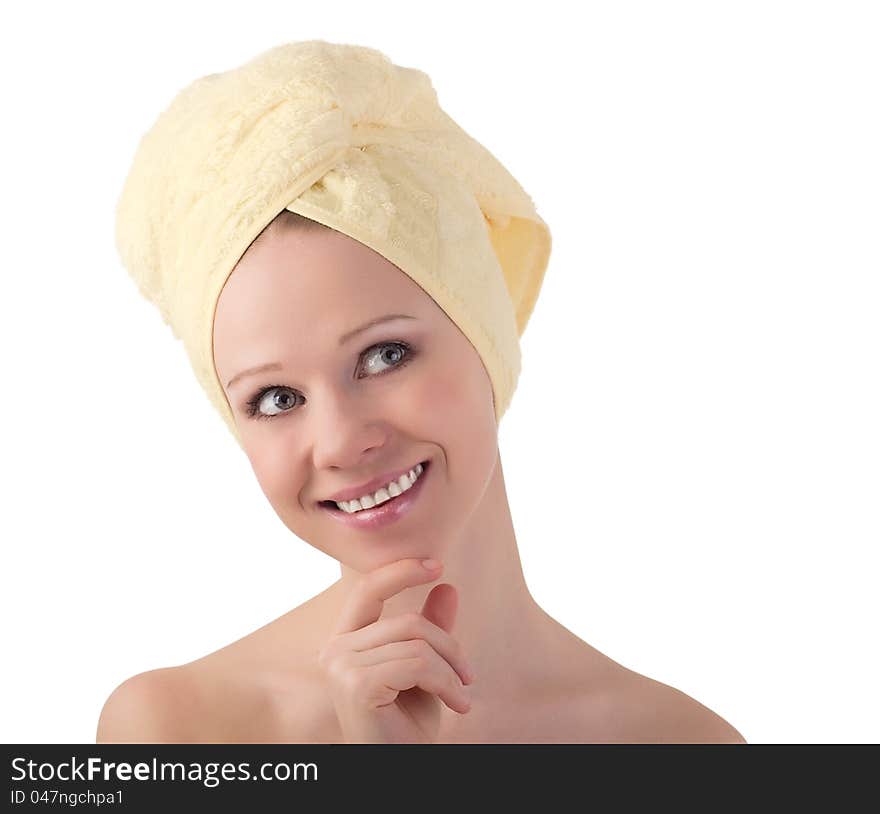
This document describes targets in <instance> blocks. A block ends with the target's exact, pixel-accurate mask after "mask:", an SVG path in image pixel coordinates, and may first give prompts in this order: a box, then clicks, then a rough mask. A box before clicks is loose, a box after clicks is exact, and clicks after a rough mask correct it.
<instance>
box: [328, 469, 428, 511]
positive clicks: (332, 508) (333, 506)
mask: <svg viewBox="0 0 880 814" xmlns="http://www.w3.org/2000/svg"><path fill="white" fill-rule="evenodd" d="M428 463H429V462H428V461H421V464H422V468H423V469H422V474H421V475H419V480H421V479H422V478H423V477H424V476H425V474H426V470H427V469H428ZM413 485H415V484H413ZM410 489H412V487H410ZM409 491H410V490H409V489H407V490H406V492H401V493H400V494H399V495H397V496H396V497H392V498H390V499H389V500H383V501H382V502H381V503H377V504H376V505H375V506H372V507H371V508H373V509H377V508H379V507H380V506H384V505H385V504H386V503H392V502H394V501H395V500H397V498H398V497H403V496H404V495H405V494H406V493H407V492H409ZM318 505H319V506H323V507H324V508H325V509H329V510H330V511H331V512H339V513H340V514H359V513H360V512H346V511H344V510H343V509H340V508H339V506H337V505H336V501H335V500H319V501H318ZM361 511H370V509H361Z"/></svg>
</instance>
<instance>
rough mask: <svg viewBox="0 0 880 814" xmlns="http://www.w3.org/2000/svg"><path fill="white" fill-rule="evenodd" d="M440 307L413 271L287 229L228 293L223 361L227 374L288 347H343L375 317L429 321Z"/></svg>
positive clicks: (221, 309) (222, 305)
mask: <svg viewBox="0 0 880 814" xmlns="http://www.w3.org/2000/svg"><path fill="white" fill-rule="evenodd" d="M432 306H433V307H434V308H436V307H437V306H436V305H434V303H433V300H431V298H430V297H429V296H428V295H427V294H426V293H425V292H424V291H423V290H422V288H421V287H420V286H419V285H418V284H417V283H415V282H414V281H413V280H412V279H411V278H410V277H409V276H408V275H407V274H405V273H404V272H403V271H401V270H400V269H399V268H397V266H395V265H394V264H393V263H391V262H390V261H389V260H387V259H386V258H385V257H383V256H382V255H380V254H379V253H378V252H376V251H374V250H373V249H371V248H369V247H368V246H365V245H364V244H362V243H359V242H358V241H357V240H354V239H353V238H350V237H348V236H347V235H343V234H340V233H339V232H332V231H326V230H320V231H312V232H302V231H296V230H292V229H289V228H288V229H279V230H277V231H274V232H272V233H267V234H266V235H264V237H263V239H261V240H260V241H258V242H257V243H256V244H254V245H253V246H251V249H250V250H248V252H246V253H245V255H244V256H243V257H242V259H241V260H240V261H239V263H238V265H237V266H236V268H235V270H234V271H233V272H232V273H231V274H230V275H229V278H228V279H227V281H226V284H225V285H224V287H223V290H222V291H221V294H220V298H219V300H218V303H217V309H216V313H215V318H214V355H215V361H216V363H217V366H218V369H219V368H220V367H221V366H223V367H226V366H227V365H232V364H235V363H236V361H237V360H241V361H242V362H250V361H251V360H252V359H253V358H254V356H255V355H256V356H258V357H260V358H262V355H263V354H271V353H272V352H273V351H274V352H276V353H277V352H280V349H281V348H285V347H286V348H290V347H292V346H297V347H309V346H315V347H329V346H330V345H331V343H332V345H334V346H335V345H336V343H337V340H338V338H339V336H341V335H342V334H343V333H345V332H346V331H347V330H350V329H351V328H352V327H353V326H355V325H359V324H361V323H363V322H366V321H367V320H368V319H370V318H372V317H376V316H380V315H382V314H388V313H392V312H399V313H408V314H413V315H414V316H416V317H420V316H428V313H429V312H430V311H431V310H432ZM257 361H259V359H258V360H257Z"/></svg>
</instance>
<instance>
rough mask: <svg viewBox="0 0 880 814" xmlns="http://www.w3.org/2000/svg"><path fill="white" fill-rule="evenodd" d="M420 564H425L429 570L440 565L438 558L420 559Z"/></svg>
mask: <svg viewBox="0 0 880 814" xmlns="http://www.w3.org/2000/svg"><path fill="white" fill-rule="evenodd" d="M422 565H424V566H425V568H427V569H428V570H429V571H433V570H434V569H435V568H439V567H440V560H434V559H427V560H422Z"/></svg>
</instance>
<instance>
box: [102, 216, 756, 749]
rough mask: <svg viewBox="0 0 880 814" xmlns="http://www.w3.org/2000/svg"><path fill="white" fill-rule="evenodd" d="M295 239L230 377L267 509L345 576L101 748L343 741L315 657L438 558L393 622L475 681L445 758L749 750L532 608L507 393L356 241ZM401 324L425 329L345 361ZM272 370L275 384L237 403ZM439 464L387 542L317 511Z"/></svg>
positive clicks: (270, 257)
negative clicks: (411, 561)
mask: <svg viewBox="0 0 880 814" xmlns="http://www.w3.org/2000/svg"><path fill="white" fill-rule="evenodd" d="M276 227H278V228H276ZM282 227H283V225H282V224H278V223H276V224H273V226H272V227H270V229H269V230H267V231H266V233H265V234H264V236H263V238H261V239H260V241H258V242H257V243H255V244H254V245H253V246H252V247H251V248H250V249H249V251H248V252H247V253H246V254H245V256H244V257H243V258H242V260H241V261H240V262H239V264H238V266H237V267H236V270H235V271H234V272H233V273H232V275H230V278H229V280H228V281H227V283H226V286H225V287H224V290H223V292H222V294H221V297H220V301H219V303H218V308H217V313H216V318H215V325H214V350H215V363H216V366H217V371H218V374H219V376H220V380H221V382H222V383H223V384H224V388H225V390H226V393H227V396H228V398H229V402H230V405H231V407H232V409H233V413H234V415H235V419H236V425H237V427H238V428H239V432H240V434H241V437H242V441H243V446H244V449H245V451H246V454H247V456H248V459H249V461H250V464H251V467H252V469H253V471H254V473H255V475H256V477H257V479H258V481H259V483H260V486H261V488H262V490H263V492H264V494H265V495H266V497H267V499H268V500H269V502H270V504H271V505H272V507H273V509H274V510H275V512H276V513H277V515H278V516H279V518H280V519H281V520H282V521H283V522H284V523H285V525H286V526H287V527H288V528H289V529H290V530H291V531H292V532H293V534H294V535H296V537H298V538H299V539H300V540H304V541H307V542H308V543H309V544H311V545H313V546H315V547H316V548H318V549H319V550H321V551H323V552H325V553H326V554H328V555H329V556H332V557H333V558H334V559H336V560H337V561H338V562H339V563H340V570H341V576H340V579H339V580H338V581H337V582H335V583H333V584H332V585H331V586H330V587H328V588H327V589H326V590H324V591H322V592H321V593H320V594H318V595H317V596H315V597H313V598H312V599H310V600H309V601H307V602H305V603H304V604H302V605H299V606H298V607H296V608H294V609H293V610H291V611H289V612H288V613H286V614H285V615H283V616H281V617H280V618H278V619H276V620H274V621H272V622H270V623H268V624H267V625H265V626H264V627H262V628H260V629H259V630H257V631H255V632H253V633H251V634H249V635H248V636H245V637H244V638H242V639H240V640H239V641H236V642H234V643H232V644H230V645H228V646H227V647H224V648H222V649H221V650H218V651H216V652H214V653H211V654H209V655H207V656H205V657H203V658H200V659H198V660H196V661H194V662H191V663H189V664H186V665H183V666H180V667H174V668H165V669H162V670H155V671H150V672H148V673H142V674H140V675H139V676H135V677H134V678H133V679H129V681H128V682H125V683H123V685H121V686H120V687H119V688H117V690H116V691H115V692H114V694H113V695H112V696H111V698H110V699H109V700H108V703H107V704H106V705H105V707H104V710H103V712H102V715H101V721H100V723H99V730H98V739H97V740H98V742H112V741H126V742H132V741H137V740H144V741H153V742H159V741H182V742H237V743H245V742H299V743H340V742H346V740H345V737H346V732H345V731H343V728H341V726H340V721H339V717H338V715H337V709H336V707H335V706H334V701H333V698H332V697H331V694H330V692H329V689H328V683H327V676H326V673H325V672H324V671H323V668H322V666H321V664H320V661H319V655H320V654H321V652H322V648H324V647H325V646H326V644H327V642H328V640H329V639H330V637H331V636H332V635H333V632H334V630H335V625H336V623H337V620H339V618H340V614H342V613H343V610H344V609H345V607H346V603H347V601H348V600H349V598H350V597H351V595H352V590H353V588H354V586H355V585H357V584H358V582H359V580H361V579H362V578H363V577H364V575H367V574H369V573H371V572H374V571H375V570H376V569H379V568H382V567H384V566H387V565H388V564H389V563H393V562H396V561H399V560H401V559H404V558H422V557H434V558H436V559H439V560H441V561H442V563H443V571H442V577H440V578H438V579H437V580H435V581H433V582H428V583H425V584H421V585H413V586H410V587H407V588H405V589H404V590H401V591H400V592H399V593H397V594H396V595H394V596H392V597H390V598H389V599H387V600H386V601H385V602H384V606H383V608H382V611H381V617H380V618H381V619H389V618H391V617H396V616H399V615H402V614H412V613H422V614H423V615H424V613H425V611H426V608H428V609H429V610H430V609H431V608H433V611H431V612H436V613H440V614H443V613H448V614H451V617H452V616H454V625H452V629H451V633H450V635H451V636H452V637H454V640H455V642H456V643H457V645H459V646H460V648H461V652H462V653H463V655H464V658H465V659H466V660H467V662H468V663H469V664H470V665H471V666H472V668H473V671H474V674H475V678H474V680H473V681H472V683H470V684H469V685H468V687H467V690H468V691H469V692H470V695H471V698H472V706H471V708H470V710H469V711H467V712H460V711H456V710H455V709H452V708H450V706H448V705H445V704H441V709H440V716H439V728H438V730H437V733H436V742H439V743H552V742H565V743H589V742H605V743H609V742H625V743H638V742H670V743H672V742H678V743H682V742H702V743H709V742H713V743H736V742H740V743H742V742H744V740H743V739H742V736H741V735H740V734H739V733H738V732H737V731H736V730H735V729H734V728H733V727H732V726H731V725H730V724H728V723H727V722H726V721H724V720H723V719H722V718H720V717H719V716H718V715H716V714H715V713H714V712H712V711H711V710H709V709H707V708H706V707H705V706H703V705H702V704H700V703H699V702H697V701H696V700H694V699H692V698H690V697H689V696H687V695H685V694H684V693H681V692H679V691H678V690H675V689H673V688H672V687H669V686H667V685H665V684H662V683H660V682H657V681H654V680H652V679H649V678H647V677H645V676H641V675H639V674H637V673H635V672H633V671H631V670H628V669H627V668H625V667H623V666H622V665H620V664H618V663H617V662H615V661H613V660H612V659H610V658H608V657H607V656H605V655H604V654H602V653H600V652H599V651H598V650H596V649H595V648H593V647H591V646H590V645H588V644H587V643H586V642H584V641H583V640H582V639H580V638H578V637H577V636H575V635H574V634H573V633H572V632H571V631H569V630H568V629H567V628H565V627H564V626H563V625H561V624H560V623H559V622H557V621H556V620H554V619H553V618H551V617H550V616H549V615H548V614H547V613H546V612H545V611H544V610H543V609H542V608H541V607H540V606H539V605H538V603H537V602H536V601H535V600H534V598H533V597H532V595H531V594H530V592H529V590H528V588H527V585H526V582H525V579H524V576H523V572H522V565H521V562H520V558H519V552H518V546H517V541H516V537H515V534H514V528H513V522H512V519H511V513H510V507H509V504H508V500H507V494H506V490H505V486H504V474H503V470H502V466H501V457H500V453H499V450H498V445H497V429H498V428H497V423H496V421H495V417H494V407H493V401H492V398H493V396H492V389H491V382H490V380H489V378H488V375H487V374H486V371H485V368H484V367H483V364H482V360H481V359H480V357H479V355H478V354H477V353H476V351H475V350H474V348H473V346H472V345H471V344H470V342H469V341H468V340H467V338H466V337H465V336H464V335H463V334H462V333H461V332H460V331H459V329H458V327H457V326H456V325H455V324H454V323H453V322H452V321H451V320H450V319H449V318H448V316H447V315H446V314H445V312H444V311H443V310H442V309H440V308H439V306H437V304H436V303H435V302H434V301H433V300H432V299H431V298H430V297H429V296H427V295H426V293H425V292H424V291H423V290H422V289H421V288H420V287H419V286H418V285H417V284H416V283H414V282H413V281H412V280H411V279H410V278H409V277H408V276H407V275H405V274H404V273H403V272H401V271H400V270H399V269H398V268H397V267H396V266H394V265H393V264H392V263H390V262H389V261H387V260H386V259H385V258H384V257H382V256H381V255H379V254H378V253H376V252H373V251H372V250H371V249H369V248H368V247H366V246H364V245H362V244H360V243H358V242H357V241H355V240H352V239H351V238H348V237H347V236H345V235H340V234H338V233H335V232H326V231H319V232H308V233H303V232H301V231H295V230H291V229H289V228H282ZM386 314H407V315H412V316H414V317H415V319H412V320H399V321H395V322H389V323H386V324H384V325H377V326H375V327H373V328H371V329H369V330H367V331H365V332H364V333H362V334H360V335H359V336H357V337H356V338H353V339H352V340H351V341H350V343H348V344H346V345H343V346H340V345H339V344H338V340H339V338H340V336H342V335H343V334H344V333H345V332H346V331H350V330H351V329H352V328H353V327H355V326H359V325H361V324H363V323H365V322H366V321H368V320H370V319H372V318H375V317H378V316H383V315H386ZM399 341H403V342H406V343H408V344H409V345H410V346H411V347H412V348H414V349H415V352H414V353H413V354H412V355H409V356H407V357H406V358H407V359H408V360H409V361H406V362H405V363H403V364H400V363H397V364H395V362H394V361H388V351H389V350H392V349H393V348H394V347H395V346H394V345H393V343H394V342H399ZM389 343H392V344H391V346H390V347H389ZM395 358H399V357H395ZM274 361H279V362H281V365H282V367H281V368H280V369H279V370H274V371H266V372H262V373H258V374H256V375H253V376H249V377H245V378H242V379H240V380H239V381H238V382H236V383H234V384H232V385H230V386H227V383H228V382H229V381H230V379H231V378H232V377H233V376H235V375H236V374H237V373H239V372H240V371H242V370H244V369H245V368H249V367H252V366H255V365H258V364H261V363H264V362H274ZM379 371H387V372H379ZM267 386H273V387H276V389H275V390H273V391H268V392H267V393H264V394H263V396H262V397H261V400H260V401H259V403H258V404H257V410H258V411H261V412H264V413H265V414H270V415H271V417H267V418H264V419H257V418H254V417H250V416H249V415H248V414H247V410H248V407H247V406H246V402H247V401H248V400H250V399H251V398H252V397H253V396H254V395H255V393H256V391H258V390H259V389H260V388H263V387H267ZM425 460H430V462H431V463H430V469H429V470H428V473H427V475H426V480H425V483H424V484H423V485H422V494H421V495H420V496H419V498H418V500H417V502H416V504H415V505H414V506H413V508H412V510H411V511H410V512H409V513H408V514H406V515H405V516H403V517H402V518H400V519H399V520H398V521H397V522H395V523H394V524H392V525H390V526H387V527H385V528H384V529H382V530H380V531H378V532H375V531H366V530H356V529H352V528H348V527H346V526H344V525H343V524H341V523H339V522H337V521H336V520H335V519H334V518H332V517H330V516H328V515H327V513H326V512H325V510H324V509H322V508H321V507H320V506H319V505H318V501H320V500H323V499H326V498H327V497H329V495H331V494H333V493H335V492H337V491H338V490H340V489H343V488H347V487H350V486H354V485H357V484H360V483H363V482H365V481H366V480H368V479H370V478H372V477H373V476H375V475H378V474H380V473H384V472H388V471H391V470H395V469H402V468H404V467H409V466H412V465H415V464H416V463H418V462H420V461H425ZM560 555H561V556H564V548H563V547H562V546H560ZM440 585H442V586H445V587H442V588H438V586H440ZM450 586H451V587H450ZM432 592H435V593H434V594H432ZM447 604H448V607H446V605H447ZM451 617H450V618H451Z"/></svg>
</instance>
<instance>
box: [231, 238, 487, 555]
mask: <svg viewBox="0 0 880 814" xmlns="http://www.w3.org/2000/svg"><path fill="white" fill-rule="evenodd" d="M276 227H279V224H273V225H272V227H270V229H269V230H267V232H266V233H265V234H264V235H263V236H262V238H261V239H260V240H259V241H258V242H257V243H255V244H253V245H252V246H251V248H250V249H249V250H248V252H246V253H245V255H244V257H243V258H242V259H241V260H240V262H239V263H238V265H237V266H236V268H235V270H234V271H233V273H232V274H231V275H230V277H229V279H228V280H227V282H226V285H225V286H224V288H223V291H222V293H221V296H220V299H219V301H218V304H217V311H216V316H215V322H214V356H215V363H216V366H217V372H218V373H219V375H220V381H221V383H222V385H223V388H224V390H225V392H226V395H227V398H228V399H229V404H230V406H231V408H232V412H233V415H234V416H235V422H236V425H237V427H238V431H239V433H240V436H241V439H242V442H243V447H244V450H245V452H246V453H247V456H248V458H249V459H250V462H251V466H252V467H253V470H254V473H255V474H256V476H257V480H258V481H259V483H260V487H261V488H262V490H263V492H264V493H265V495H266V497H267V498H268V499H269V502H270V503H271V504H272V507H273V508H274V510H275V511H276V513H277V514H278V516H279V517H280V518H281V520H282V522H283V523H284V524H285V525H286V526H287V527H288V528H289V529H290V530H291V531H292V532H293V533H294V534H295V535H296V536H298V537H299V538H301V539H303V540H305V541H307V542H309V543H310V544H312V545H314V546H315V547H316V548H318V549H320V550H321V551H324V552H325V553H327V554H329V555H330V556H332V557H334V558H335V559H337V560H339V561H340V562H342V563H344V564H345V565H348V566H350V567H352V568H354V569H356V570H358V571H362V572H363V571H368V570H371V569H372V568H375V567H377V566H379V565H381V564H383V563H385V562H390V561H392V560H396V559H399V558H401V557H415V556H428V555H436V556H441V557H442V556H443V553H444V547H445V545H447V544H448V541H449V540H451V539H453V535H455V533H456V531H457V530H459V529H461V528H462V527H463V526H464V525H465V524H466V523H467V520H468V518H469V517H470V516H471V514H472V512H473V511H474V509H475V508H476V507H477V506H478V505H479V502H480V500H481V499H482V496H483V494H484V491H485V489H486V486H487V485H488V483H489V481H490V479H491V477H492V474H493V470H494V467H495V464H496V460H497V455H498V449H497V423H496V421H495V413H494V407H493V401H492V387H491V382H490V380H489V377H488V375H487V373H486V370H485V368H484V367H483V364H482V360H481V359H480V357H479V355H478V354H477V352H476V351H475V350H474V348H473V346H472V345H471V344H470V342H469V341H468V339H467V338H466V337H465V336H464V335H463V334H462V333H461V331H460V330H459V329H458V327H457V326H456V325H455V323H454V322H452V321H451V320H450V319H449V317H447V315H446V313H445V312H444V311H443V310H442V309H441V308H440V307H439V306H438V305H437V304H436V303H435V302H434V301H433V300H432V299H431V298H430V296H428V294H426V293H425V292H424V291H423V290H422V289H421V288H420V287H419V286H418V285H417V284H416V283H415V282H413V281H412V280H411V279H410V278H409V277H408V276H407V275H406V274H404V273H403V272H402V271H400V269H398V268H397V267H396V266H395V265H394V264H393V263H391V262H389V261H388V260H386V259H385V258H384V257H382V256H381V255H380V254H378V253H377V252H374V251H373V250H372V249H370V248H368V247H366V246H364V245H363V244H362V243H359V242H357V241H356V240H353V239H352V238H349V237H348V236H347V235H343V234H340V233H338V232H332V231H326V230H320V231H312V232H303V231H298V230H294V229H291V228H290V227H285V226H283V224H282V225H280V228H276ZM390 314H400V315H406V316H409V317H412V318H411V319H394V320H390V321H387V322H383V323H381V324H376V325H374V326H372V327H369V328H367V329H366V330H364V331H362V332H359V333H357V334H352V335H351V336H349V337H347V336H346V335H347V334H350V333H351V332H353V331H354V330H355V329H356V328H359V327H361V326H363V325H365V324H366V323H368V322H370V321H372V320H376V319H378V318H380V317H385V316H388V315H390ZM275 363H277V367H274V368H273V369H269V370H263V371H261V372H257V373H252V374H250V375H245V376H239V374H240V373H241V372H242V371H246V370H249V369H250V368H254V367H257V366H261V365H268V364H273V365H274V364H275ZM233 379H235V380H234V381H232V382H231V383H230V381H231V380H233ZM425 460H430V468H429V471H428V472H427V476H426V478H425V481H424V483H423V484H422V488H421V494H420V495H419V497H418V499H417V500H416V502H415V504H414V505H413V506H412V507H411V509H410V511H409V512H408V513H406V514H404V515H403V516H402V517H400V518H399V519H398V520H397V521H396V522H394V523H391V524H390V525H386V526H385V527H383V528H382V529H381V530H379V531H378V532H377V531H366V530H358V529H355V528H352V527H349V526H347V525H346V524H344V523H340V522H338V520H337V519H336V518H334V517H332V516H330V515H329V514H328V513H327V511H326V510H325V509H324V508H322V507H321V506H319V505H318V503H319V501H322V500H326V499H328V498H329V497H330V496H331V495H333V494H335V493H336V492H338V491H340V490H342V489H347V488H349V487H355V486H358V485H360V484H362V483H364V482H366V481H368V480H370V479H372V478H373V477H376V476H378V475H381V474H384V473H386V472H390V471H398V470H402V469H404V468H408V467H412V466H415V465H416V464H417V463H419V462H420V461H425Z"/></svg>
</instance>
